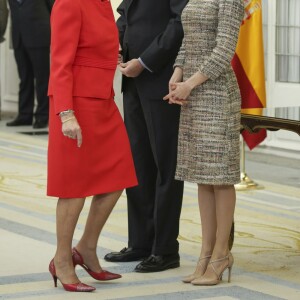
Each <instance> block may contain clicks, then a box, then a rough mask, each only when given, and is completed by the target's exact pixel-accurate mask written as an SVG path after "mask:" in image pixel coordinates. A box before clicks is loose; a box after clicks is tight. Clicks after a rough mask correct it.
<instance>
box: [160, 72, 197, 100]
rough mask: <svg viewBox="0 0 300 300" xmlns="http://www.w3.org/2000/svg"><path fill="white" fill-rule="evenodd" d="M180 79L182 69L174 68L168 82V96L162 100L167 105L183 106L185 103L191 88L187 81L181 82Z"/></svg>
mask: <svg viewBox="0 0 300 300" xmlns="http://www.w3.org/2000/svg"><path fill="white" fill-rule="evenodd" d="M182 78H183V71H182V69H181V68H179V67H176V68H175V70H174V73H173V75H172V77H171V79H170V81H169V94H168V95H166V96H165V97H164V98H163V100H165V101H168V102H169V104H178V105H185V104H186V103H187V99H188V97H189V96H190V94H191V91H192V89H193V87H192V86H191V85H190V84H189V83H188V82H187V81H185V82H182Z"/></svg>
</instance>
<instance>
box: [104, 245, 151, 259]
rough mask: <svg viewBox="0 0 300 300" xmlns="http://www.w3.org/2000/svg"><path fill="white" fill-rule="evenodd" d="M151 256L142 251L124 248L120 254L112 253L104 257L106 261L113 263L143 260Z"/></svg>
mask: <svg viewBox="0 0 300 300" xmlns="http://www.w3.org/2000/svg"><path fill="white" fill-rule="evenodd" d="M149 255H150V253H149V252H146V251H144V250H141V249H134V248H123V249H122V250H121V251H120V252H111V253H108V254H106V255H105V256H104V259H105V260H106V261H112V262H128V261H137V260H142V259H144V258H146V257H148V256H149Z"/></svg>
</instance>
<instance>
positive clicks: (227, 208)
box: [213, 185, 236, 258]
mask: <svg viewBox="0 0 300 300" xmlns="http://www.w3.org/2000/svg"><path fill="white" fill-rule="evenodd" d="M214 190H215V199H216V214H217V224H218V231H217V240H216V245H215V248H214V255H213V258H221V257H224V256H226V255H227V254H228V252H229V248H228V240H229V236H230V230H231V226H232V220H233V215H234V209H235V202H236V194H235V189H234V186H233V185H230V186H215V188H214Z"/></svg>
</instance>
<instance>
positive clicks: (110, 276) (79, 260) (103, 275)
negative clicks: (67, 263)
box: [72, 248, 122, 281]
mask: <svg viewBox="0 0 300 300" xmlns="http://www.w3.org/2000/svg"><path fill="white" fill-rule="evenodd" d="M72 252H73V253H72V258H73V264H74V266H76V265H79V266H81V267H82V268H84V269H85V270H86V271H87V272H88V273H89V274H90V275H91V276H92V277H93V278H94V279H96V280H100V281H107V280H114V279H118V278H121V277H122V275H120V274H115V273H111V272H108V271H104V270H103V271H102V272H98V273H97V272H94V271H92V270H91V269H90V268H89V267H88V266H87V265H86V264H85V263H84V261H83V257H82V256H81V254H80V253H79V252H78V250H77V249H76V248H73V250H72Z"/></svg>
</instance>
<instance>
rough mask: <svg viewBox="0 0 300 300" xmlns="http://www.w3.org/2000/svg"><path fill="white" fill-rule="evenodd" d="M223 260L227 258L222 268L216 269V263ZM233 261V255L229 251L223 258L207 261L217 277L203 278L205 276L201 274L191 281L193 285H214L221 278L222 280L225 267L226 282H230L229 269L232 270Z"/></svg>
mask: <svg viewBox="0 0 300 300" xmlns="http://www.w3.org/2000/svg"><path fill="white" fill-rule="evenodd" d="M225 260H228V263H227V265H225V266H224V267H223V268H222V269H218V268H217V267H216V264H217V263H220V262H222V261H225ZM233 262H234V260H233V256H232V254H231V253H230V252H229V254H228V255H226V256H225V257H223V258H219V259H216V260H212V261H210V262H209V265H210V266H211V268H212V270H213V271H214V273H215V274H216V275H217V278H216V279H212V280H211V279H209V280H207V279H206V278H205V276H201V277H200V278H196V279H194V280H193V281H192V282H191V283H192V284H193V285H216V284H219V283H220V282H221V280H222V276H223V273H224V271H225V270H226V269H228V282H230V280H231V270H232V266H233Z"/></svg>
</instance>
